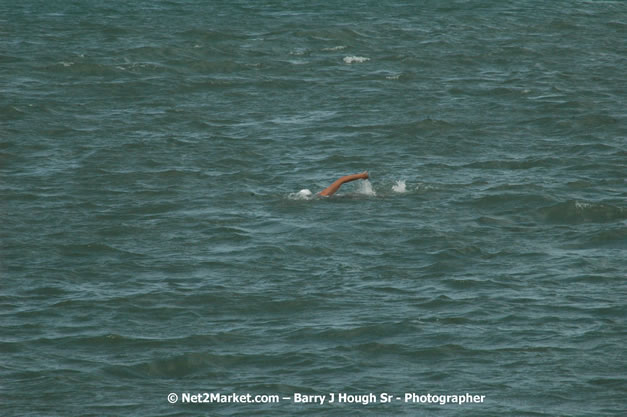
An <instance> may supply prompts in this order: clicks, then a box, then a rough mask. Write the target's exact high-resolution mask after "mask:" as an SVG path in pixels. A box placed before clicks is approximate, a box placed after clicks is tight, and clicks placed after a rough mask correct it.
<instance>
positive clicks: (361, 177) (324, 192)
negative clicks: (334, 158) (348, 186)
mask: <svg viewBox="0 0 627 417" xmlns="http://www.w3.org/2000/svg"><path fill="white" fill-rule="evenodd" d="M368 178H369V177H368V171H364V172H362V173H361V174H352V175H345V176H343V177H341V178H340V179H338V180H336V181H335V182H334V183H333V184H331V185H329V186H328V187H327V188H325V189H324V190H322V191H320V192H319V193H318V194H319V195H323V196H329V195H333V194H335V193H336V192H337V190H339V189H340V187H341V186H342V184H344V183H346V182H351V181H355V180H367V179H368Z"/></svg>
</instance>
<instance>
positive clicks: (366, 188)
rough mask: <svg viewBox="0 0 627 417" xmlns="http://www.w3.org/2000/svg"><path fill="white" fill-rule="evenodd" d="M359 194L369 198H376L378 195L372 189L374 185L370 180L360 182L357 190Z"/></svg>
mask: <svg viewBox="0 0 627 417" xmlns="http://www.w3.org/2000/svg"><path fill="white" fill-rule="evenodd" d="M357 192H358V193H359V194H365V195H369V196H375V195H377V193H376V192H375V191H374V188H372V184H371V183H370V181H368V180H363V181H359V188H358V190H357Z"/></svg>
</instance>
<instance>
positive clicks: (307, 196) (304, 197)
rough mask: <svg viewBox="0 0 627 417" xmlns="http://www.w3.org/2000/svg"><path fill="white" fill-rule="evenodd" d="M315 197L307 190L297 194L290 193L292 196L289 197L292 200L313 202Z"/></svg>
mask: <svg viewBox="0 0 627 417" xmlns="http://www.w3.org/2000/svg"><path fill="white" fill-rule="evenodd" d="M313 197H314V194H313V193H312V192H311V191H310V190H308V189H306V188H304V189H302V190H300V191H299V192H297V193H290V195H289V196H288V198H289V199H290V200H311V199H312V198H313Z"/></svg>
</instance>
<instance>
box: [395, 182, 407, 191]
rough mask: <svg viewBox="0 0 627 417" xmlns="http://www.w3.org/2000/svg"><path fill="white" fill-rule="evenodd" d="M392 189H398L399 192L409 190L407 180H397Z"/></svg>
mask: <svg viewBox="0 0 627 417" xmlns="http://www.w3.org/2000/svg"><path fill="white" fill-rule="evenodd" d="M392 191H396V192H397V193H404V192H405V191H407V186H406V185H405V180H398V181H396V184H394V185H393V186H392Z"/></svg>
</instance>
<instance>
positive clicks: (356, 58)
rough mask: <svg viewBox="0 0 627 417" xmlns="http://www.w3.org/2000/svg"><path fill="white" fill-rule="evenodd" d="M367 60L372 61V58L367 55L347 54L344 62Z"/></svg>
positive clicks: (351, 62)
mask: <svg viewBox="0 0 627 417" xmlns="http://www.w3.org/2000/svg"><path fill="white" fill-rule="evenodd" d="M366 61H370V58H367V57H365V56H345V57H344V62H346V63H347V64H353V63H362V62H366Z"/></svg>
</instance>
